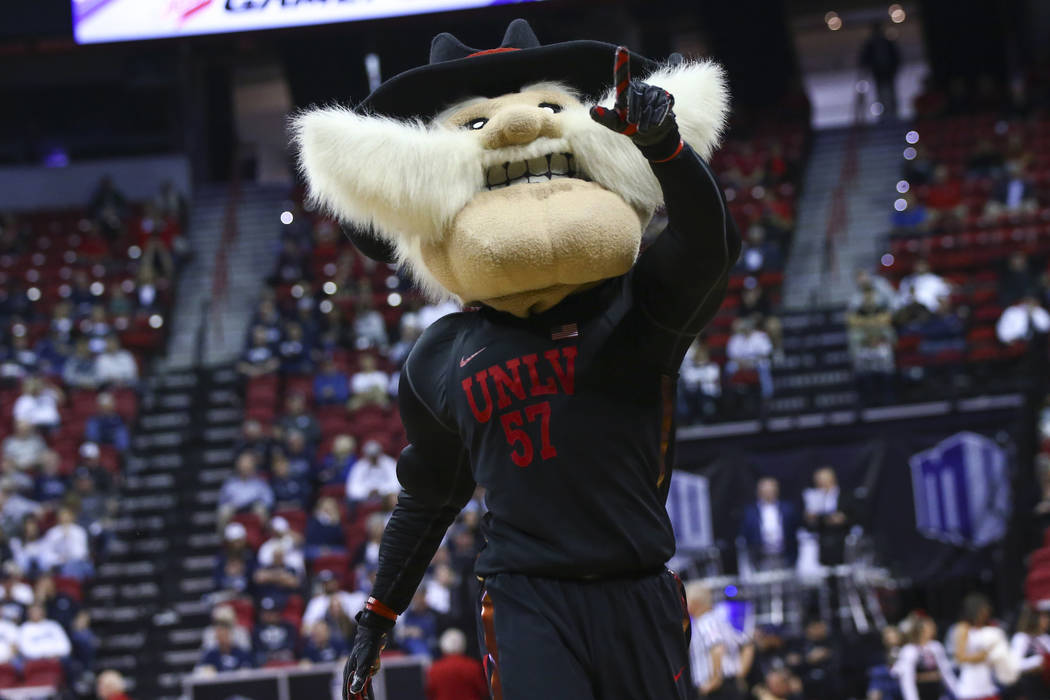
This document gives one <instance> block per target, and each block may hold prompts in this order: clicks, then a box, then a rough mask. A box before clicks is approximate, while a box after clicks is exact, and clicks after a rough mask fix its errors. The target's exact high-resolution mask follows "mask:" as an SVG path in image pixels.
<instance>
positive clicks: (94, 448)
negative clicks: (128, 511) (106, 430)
mask: <svg viewBox="0 0 1050 700" xmlns="http://www.w3.org/2000/svg"><path fill="white" fill-rule="evenodd" d="M79 454H80V463H79V464H78V465H77V468H76V470H75V471H74V478H77V477H79V476H80V474H78V473H77V472H81V473H84V474H86V475H87V476H88V477H90V479H91V482H92V484H93V485H94V487H95V490H97V491H98V492H99V494H101V495H103V496H113V495H115V494H114V491H115V489H116V484H115V483H114V479H113V474H112V472H110V471H109V469H107V468H106V466H105V465H104V464H102V461H101V456H102V451H101V450H100V449H99V447H98V445H97V444H95V443H93V442H85V443H84V444H82V445H81V446H80V451H79Z"/></svg>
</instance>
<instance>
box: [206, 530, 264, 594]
mask: <svg viewBox="0 0 1050 700" xmlns="http://www.w3.org/2000/svg"><path fill="white" fill-rule="evenodd" d="M247 534H248V533H247V531H246V530H245V528H244V525H242V524H240V523H236V522H235V523H229V524H228V525H227V526H226V527H225V529H224V530H223V539H224V540H225V546H224V547H223V550H222V552H220V553H219V556H218V558H217V559H216V560H215V576H214V579H215V590H216V591H220V592H225V593H230V594H233V595H244V594H246V593H248V591H249V590H250V588H251V585H252V577H253V576H254V574H255V553H254V552H252V550H251V548H249V547H248V540H247Z"/></svg>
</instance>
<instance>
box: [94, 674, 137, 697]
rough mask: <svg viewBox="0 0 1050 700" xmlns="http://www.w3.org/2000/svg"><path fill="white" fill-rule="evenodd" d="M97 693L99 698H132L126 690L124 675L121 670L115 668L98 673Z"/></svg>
mask: <svg viewBox="0 0 1050 700" xmlns="http://www.w3.org/2000/svg"><path fill="white" fill-rule="evenodd" d="M95 695H97V696H98V700H131V698H129V697H128V695H127V693H126V692H125V688H124V676H122V675H120V671H114V670H113V669H107V670H105V671H103V672H102V673H100V674H98V679H97V680H96V681H95Z"/></svg>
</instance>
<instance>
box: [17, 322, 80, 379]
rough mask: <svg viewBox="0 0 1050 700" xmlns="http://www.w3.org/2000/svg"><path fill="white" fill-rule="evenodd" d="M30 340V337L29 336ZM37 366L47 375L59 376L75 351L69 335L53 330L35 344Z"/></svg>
mask: <svg viewBox="0 0 1050 700" xmlns="http://www.w3.org/2000/svg"><path fill="white" fill-rule="evenodd" d="M27 340H28V338H27ZM33 352H34V353H35V354H36V360H37V361H36V367H37V369H38V370H39V371H40V372H41V373H42V374H44V375H45V376H47V377H54V378H59V377H61V376H62V370H63V369H65V366H66V359H67V358H68V357H69V356H70V355H71V354H72V353H73V348H72V347H71V346H70V344H69V338H68V336H65V335H63V334H61V333H59V332H58V331H56V330H53V329H52V330H51V331H50V332H49V333H48V334H47V335H45V336H44V337H43V338H41V339H40V340H38V341H37V342H36V345H35V346H33Z"/></svg>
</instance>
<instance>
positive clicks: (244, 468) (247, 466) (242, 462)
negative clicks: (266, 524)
mask: <svg viewBox="0 0 1050 700" xmlns="http://www.w3.org/2000/svg"><path fill="white" fill-rule="evenodd" d="M234 468H235V470H236V472H235V473H234V475H233V476H231V477H230V478H229V479H227V480H226V481H225V482H223V484H222V489H221V490H220V492H219V527H225V526H226V523H228V522H229V521H230V519H231V518H233V516H234V515H235V514H237V513H238V512H245V511H250V512H253V513H255V514H256V515H258V516H259V517H260V518H261V519H263V520H265V519H266V517H267V514H268V513H269V512H270V509H271V508H272V507H273V500H274V499H273V489H271V488H270V485H269V484H268V483H266V481H265V480H263V479H262V478H260V477H259V475H258V473H257V472H256V457H255V454H254V453H252V452H242V453H241V454H240V455H239V456H238V457H237V462H236V464H235V467H234Z"/></svg>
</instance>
